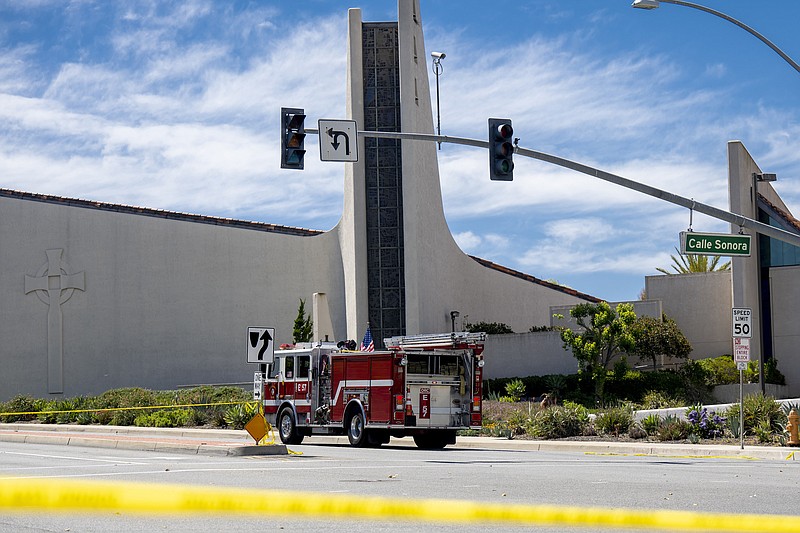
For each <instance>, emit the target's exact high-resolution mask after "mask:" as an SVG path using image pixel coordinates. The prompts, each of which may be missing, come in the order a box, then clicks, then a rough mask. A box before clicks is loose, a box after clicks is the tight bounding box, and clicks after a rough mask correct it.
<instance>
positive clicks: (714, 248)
mask: <svg viewBox="0 0 800 533" xmlns="http://www.w3.org/2000/svg"><path fill="white" fill-rule="evenodd" d="M750 250H751V238H750V235H731V234H729V233H697V232H694V231H682V232H681V253H682V254H695V255H730V256H736V257H749V256H750Z"/></svg>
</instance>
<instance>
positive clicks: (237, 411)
mask: <svg viewBox="0 0 800 533" xmlns="http://www.w3.org/2000/svg"><path fill="white" fill-rule="evenodd" d="M257 412H258V404H256V403H255V402H251V403H243V404H239V405H233V406H231V407H230V408H228V409H227V410H226V411H225V415H224V417H223V419H224V420H225V425H226V426H227V427H231V428H233V429H244V426H245V424H247V423H248V422H250V419H252V418H253V416H255V414H256V413H257Z"/></svg>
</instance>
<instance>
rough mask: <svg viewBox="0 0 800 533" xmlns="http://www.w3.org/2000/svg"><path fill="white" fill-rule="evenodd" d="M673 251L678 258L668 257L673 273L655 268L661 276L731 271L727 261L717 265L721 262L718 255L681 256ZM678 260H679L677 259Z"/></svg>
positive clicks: (729, 263) (720, 257)
mask: <svg viewBox="0 0 800 533" xmlns="http://www.w3.org/2000/svg"><path fill="white" fill-rule="evenodd" d="M675 251H676V252H678V257H675V256H674V255H670V257H671V258H672V262H673V263H674V264H673V265H672V268H673V270H675V272H674V273H673V272H669V271H667V269H665V268H660V267H656V270H658V271H659V272H661V273H662V274H666V275H667V276H674V275H676V274H691V273H695V272H715V271H720V270H730V269H731V262H730V261H728V262H726V263H722V264H719V262H720V261H721V260H722V256H719V255H711V256H709V255H696V254H682V253H681V252H680V251H679V250H678V249H677V248H675ZM679 258H680V259H679Z"/></svg>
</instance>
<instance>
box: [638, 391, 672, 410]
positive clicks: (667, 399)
mask: <svg viewBox="0 0 800 533" xmlns="http://www.w3.org/2000/svg"><path fill="white" fill-rule="evenodd" d="M639 405H640V407H641V408H642V409H668V408H670V407H680V406H681V405H683V401H682V400H680V399H677V398H673V397H671V396H669V395H668V394H667V393H666V392H663V391H655V390H650V391H647V392H646V393H645V395H644V396H643V397H642V401H641V402H640V403H639Z"/></svg>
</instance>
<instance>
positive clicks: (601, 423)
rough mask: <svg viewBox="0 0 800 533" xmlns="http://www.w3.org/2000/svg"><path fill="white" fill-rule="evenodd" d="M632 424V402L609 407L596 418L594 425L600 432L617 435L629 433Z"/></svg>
mask: <svg viewBox="0 0 800 533" xmlns="http://www.w3.org/2000/svg"><path fill="white" fill-rule="evenodd" d="M632 424H633V409H632V408H631V406H630V404H626V405H620V406H616V407H611V408H608V409H606V410H605V411H603V412H602V413H599V414H598V415H597V416H596V417H595V419H594V427H595V429H596V430H597V431H598V432H599V433H602V434H605V435H614V436H616V437H619V436H620V435H621V434H623V433H627V432H628V430H629V429H630V428H631V425H632Z"/></svg>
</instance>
